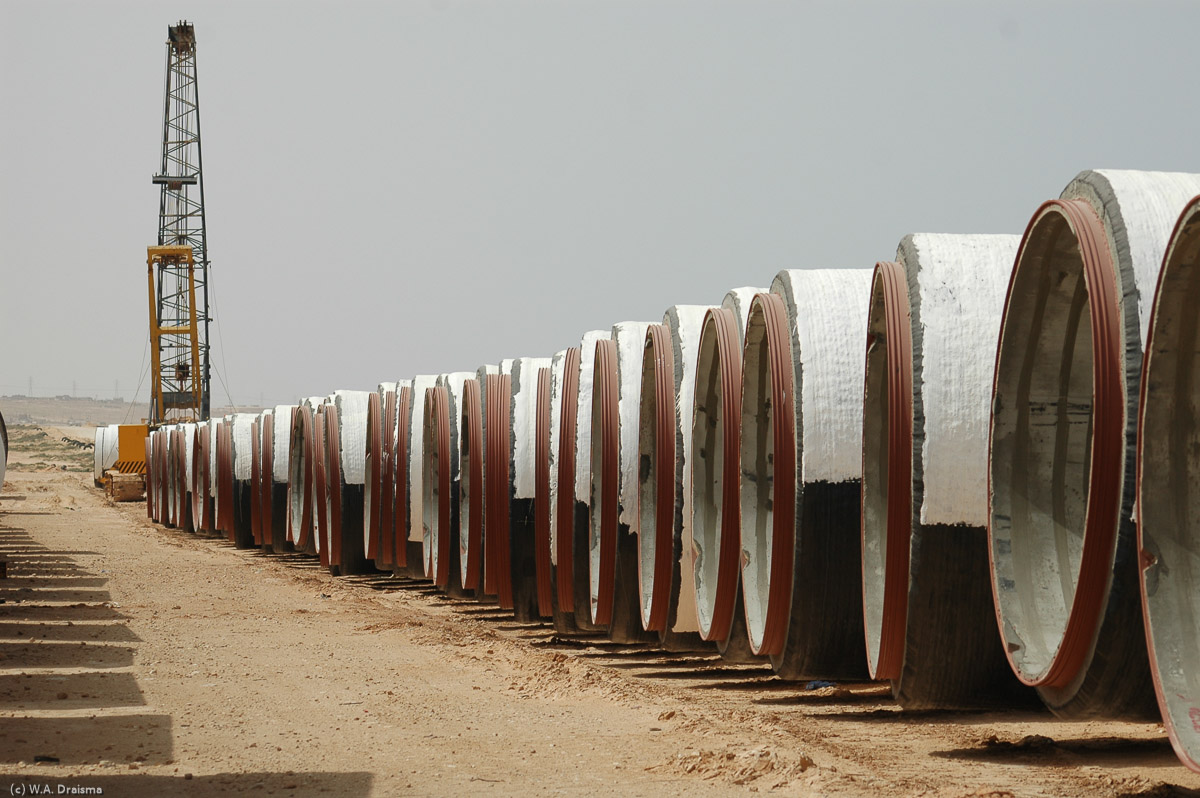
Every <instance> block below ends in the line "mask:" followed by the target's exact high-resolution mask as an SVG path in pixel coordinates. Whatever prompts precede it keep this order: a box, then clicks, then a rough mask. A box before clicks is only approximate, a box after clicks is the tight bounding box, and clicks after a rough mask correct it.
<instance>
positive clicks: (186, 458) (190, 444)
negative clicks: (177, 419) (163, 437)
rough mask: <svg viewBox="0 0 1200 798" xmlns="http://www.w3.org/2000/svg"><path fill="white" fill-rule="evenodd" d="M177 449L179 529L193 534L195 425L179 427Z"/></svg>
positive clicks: (193, 423) (186, 424) (191, 422)
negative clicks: (178, 453) (178, 461)
mask: <svg viewBox="0 0 1200 798" xmlns="http://www.w3.org/2000/svg"><path fill="white" fill-rule="evenodd" d="M179 439H180V440H179V448H180V457H181V458H182V461H181V462H180V464H179V498H180V507H179V528H180V529H182V530H183V531H185V532H195V531H196V522H195V518H194V516H193V515H192V478H193V462H194V461H193V458H192V455H193V454H194V453H195V447H196V424H195V422H193V421H189V422H187V423H185V424H180V425H179Z"/></svg>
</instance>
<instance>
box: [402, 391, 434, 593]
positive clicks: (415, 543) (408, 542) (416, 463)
mask: <svg viewBox="0 0 1200 798" xmlns="http://www.w3.org/2000/svg"><path fill="white" fill-rule="evenodd" d="M436 384H437V375H428V374H426V375H421V376H419V377H415V378H413V381H412V391H411V394H410V396H411V402H410V404H409V408H408V411H409V412H408V417H407V418H405V419H402V421H403V425H404V429H403V430H401V434H402V435H403V436H404V439H405V446H406V447H407V452H408V457H407V463H406V468H405V469H404V475H403V476H404V480H405V481H404V482H397V483H396V490H397V495H396V505H397V510H396V513H397V515H401V514H400V510H399V507H400V497H401V496H403V497H404V506H405V508H406V512H405V513H404V514H403V515H402V516H401V517H402V519H403V525H404V530H405V536H404V539H405V547H404V552H403V554H402V555H401V554H400V553H398V556H402V563H399V565H401V567H403V568H404V569H405V571H406V573H407V574H408V576H410V577H412V578H413V579H424V578H425V562H424V560H425V558H424V551H423V549H424V546H425V509H424V503H423V500H422V497H423V486H422V482H421V480H422V478H423V476H424V474H423V470H422V462H423V458H424V451H425V443H424V434H423V431H424V428H425V398H426V392H427V391H428V390H429V389H430V388H432V387H434V385H436Z"/></svg>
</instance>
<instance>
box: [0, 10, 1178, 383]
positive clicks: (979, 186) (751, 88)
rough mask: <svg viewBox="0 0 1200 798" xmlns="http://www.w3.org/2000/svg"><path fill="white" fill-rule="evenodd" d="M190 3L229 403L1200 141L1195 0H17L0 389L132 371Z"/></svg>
mask: <svg viewBox="0 0 1200 798" xmlns="http://www.w3.org/2000/svg"><path fill="white" fill-rule="evenodd" d="M181 18H186V19H188V20H190V21H191V22H193V23H194V24H195V26H196V36H197V41H198V48H197V51H198V60H199V72H200V97H201V119H202V127H203V136H204V138H203V146H204V166H205V190H206V202H207V212H208V231H209V239H208V241H209V253H210V257H211V259H212V263H213V268H212V275H211V281H212V289H213V292H214V295H215V296H214V299H215V302H214V306H213V310H214V313H215V316H216V319H217V323H216V324H214V325H213V345H214V359H213V362H214V367H215V369H217V370H219V371H220V372H221V373H222V375H223V377H224V379H225V382H226V383H227V384H228V388H229V391H230V392H231V394H232V398H233V400H234V401H235V402H238V403H257V402H258V401H259V400H260V397H261V398H262V399H264V400H265V401H266V402H267V403H276V402H287V401H294V400H295V399H296V398H297V397H299V396H301V395H311V394H325V393H328V392H330V391H332V390H333V389H336V388H374V386H375V384H376V383H378V382H379V381H380V380H391V379H397V378H401V377H409V376H412V375H414V374H417V373H440V372H448V371H457V370H463V369H472V370H473V369H475V368H476V367H478V366H479V365H481V364H483V363H489V362H495V361H498V360H500V359H501V358H505V357H517V356H525V355H530V356H548V355H550V354H552V353H554V352H555V351H557V350H559V349H562V348H564V347H567V346H572V345H575V344H577V343H578V341H579V338H580V336H581V334H582V333H583V332H585V331H586V330H589V329H592V328H607V327H609V326H611V324H612V323H613V322H616V321H622V320H626V319H633V320H653V321H656V320H658V319H660V318H661V316H662V313H663V311H664V310H665V309H666V307H667V306H669V305H671V304H676V303H701V304H706V303H716V302H720V300H721V297H722V296H723V295H724V293H725V291H726V290H727V289H729V288H731V287H734V286H739V285H760V286H766V285H769V284H770V281H771V279H772V277H773V276H774V275H775V273H776V272H777V271H778V270H779V269H783V268H810V267H849V266H853V267H868V266H871V265H872V264H873V263H874V262H875V261H876V260H880V259H886V258H890V257H891V256H892V255H894V253H895V249H896V244H897V243H898V242H899V240H900V238H901V237H902V236H903V235H905V234H906V233H910V232H918V231H924V232H949V233H976V232H1013V233H1019V232H1021V231H1022V230H1023V229H1024V227H1025V224H1026V222H1027V221H1028V220H1029V217H1030V216H1031V215H1032V213H1033V211H1034V210H1035V209H1036V208H1037V206H1038V204H1039V203H1040V202H1041V201H1042V200H1045V199H1048V198H1050V197H1053V196H1056V195H1057V194H1058V193H1059V191H1061V189H1062V187H1063V186H1064V185H1066V183H1067V182H1068V181H1069V180H1070V179H1071V178H1072V177H1073V176H1074V175H1075V174H1076V173H1077V172H1079V171H1080V170H1082V169H1087V168H1095V167H1108V168H1137V169H1166V170H1182V171H1200V102H1198V101H1197V96H1196V84H1195V77H1196V58H1197V50H1196V41H1197V39H1198V37H1200V3H1194V2H1189V3H1177V4H1164V3H1151V2H1136V3H1135V2H1128V3H1122V4H1116V5H1114V4H1101V3H1066V2H1051V1H1049V0H1040V1H1039V2H1030V3H1004V4H992V3H963V2H945V3H921V4H912V3H894V2H880V3H849V2H841V3H799V2H797V3H784V2H746V1H745V0H738V1H737V2H659V1H657V0H639V2H573V1H570V0H554V1H553V2H550V1H545V2H543V1H540V0H525V1H523V2H503V1H501V0H486V1H483V0H480V1H472V2H461V1H459V0H442V1H439V2H396V3H386V4H385V3H348V2H341V3H337V4H333V3H295V2H293V3H286V4H284V3H250V2H221V3H216V2H213V3H209V2H192V3H178V2H161V1H159V2H147V3H109V2H86V3H55V2H46V0H39V1H38V2H30V3H15V2H9V1H8V0H6V2H4V3H3V4H0V394H13V393H26V392H27V390H28V385H29V379H30V378H32V380H33V389H34V392H35V393H36V394H38V395H47V394H63V393H70V392H71V390H72V384H73V383H75V384H76V385H77V390H78V393H79V394H80V395H95V396H101V397H111V396H112V393H113V384H114V381H116V382H119V388H120V393H121V395H123V396H124V397H125V398H126V399H129V398H131V396H132V394H133V389H134V386H135V385H136V384H137V383H138V381H139V377H140V375H141V374H142V372H143V371H144V370H145V368H146V367H145V366H144V365H143V363H144V358H145V356H146V354H145V353H146V338H147V335H148V332H147V328H148V321H147V320H148V300H147V296H146V278H145V257H146V250H145V247H146V246H147V245H149V244H153V243H155V237H156V234H157V213H158V189H157V187H155V186H152V185H151V183H150V177H151V175H152V174H153V173H154V172H155V171H156V169H157V166H158V161H159V157H160V147H161V141H160V137H161V124H162V92H163V80H164V63H165V51H164V42H165V40H166V33H167V27H168V25H170V24H173V23H174V22H176V21H177V20H179V19H181ZM218 332H219V334H218ZM148 383H149V380H148V379H146V380H144V381H143V382H142V388H141V393H140V397H139V401H144V400H145V397H146V396H147V395H148V390H149V387H148ZM225 398H226V394H225V388H224V387H223V386H222V384H221V382H219V381H217V380H216V379H214V382H213V406H214V407H215V406H217V405H218V404H222V403H224V401H225Z"/></svg>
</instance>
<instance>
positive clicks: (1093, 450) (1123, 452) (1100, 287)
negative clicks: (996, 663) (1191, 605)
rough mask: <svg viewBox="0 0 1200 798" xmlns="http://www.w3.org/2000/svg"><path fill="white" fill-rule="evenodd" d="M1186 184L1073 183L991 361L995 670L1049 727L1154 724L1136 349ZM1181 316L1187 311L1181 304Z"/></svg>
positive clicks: (1046, 226)
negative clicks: (1034, 704) (1140, 551)
mask: <svg viewBox="0 0 1200 798" xmlns="http://www.w3.org/2000/svg"><path fill="white" fill-rule="evenodd" d="M1198 192H1200V175H1189V174H1170V173H1163V172H1124V171H1103V172H1083V173H1081V174H1080V175H1079V176H1078V177H1076V178H1075V179H1074V180H1073V181H1072V182H1071V183H1070V184H1069V185H1068V186H1067V187H1066V189H1065V190H1064V191H1063V193H1062V196H1061V198H1060V199H1058V200H1052V201H1050V202H1047V203H1045V204H1043V205H1042V207H1041V208H1039V209H1038V211H1037V212H1036V213H1035V214H1034V216H1033V218H1032V219H1031V220H1030V222H1029V226H1028V227H1027V228H1026V231H1025V237H1024V238H1023V239H1022V241H1021V247H1020V252H1019V254H1018V256H1017V260H1016V265H1015V266H1014V267H1013V270H1012V278H1011V281H1010V282H1009V287H1008V299H1007V302H1006V303H1005V305H1004V316H1003V322H1002V325H1001V328H1000V345H999V349H998V352H997V356H996V371H995V386H994V393H993V397H992V408H993V409H992V424H991V436H992V437H991V470H990V478H991V499H992V504H991V519H990V520H991V524H990V538H991V541H990V542H991V557H992V580H991V581H992V588H993V592H994V594H995V602H996V613H997V619H998V621H999V624H1000V633H1001V635H1002V637H1003V640H1004V648H1005V650H1006V653H1007V655H1008V659H1009V663H1010V664H1011V665H1012V667H1013V670H1014V671H1015V672H1016V674H1017V675H1018V676H1019V677H1020V678H1021V680H1022V681H1023V682H1025V683H1026V684H1029V685H1033V686H1035V687H1036V688H1037V691H1038V694H1039V695H1040V696H1041V698H1042V699H1043V700H1044V701H1045V702H1046V704H1047V705H1048V706H1049V707H1050V708H1051V710H1053V711H1054V712H1055V714H1057V715H1059V716H1061V717H1070V718H1078V717H1097V716H1106V717H1128V718H1134V717H1146V718H1150V717H1156V716H1157V714H1158V707H1157V705H1156V703H1155V700H1154V692H1153V690H1152V689H1151V684H1152V682H1151V676H1150V666H1149V661H1148V658H1147V655H1146V649H1145V639H1144V635H1142V634H1140V633H1139V630H1141V628H1142V617H1141V613H1142V609H1141V603H1140V601H1139V599H1138V593H1139V591H1138V587H1137V584H1138V575H1137V570H1138V569H1137V545H1136V544H1137V541H1136V531H1135V526H1134V522H1133V504H1134V497H1135V493H1136V491H1135V484H1136V480H1135V476H1136V475H1135V471H1134V469H1135V464H1136V457H1135V451H1136V424H1137V419H1138V387H1139V380H1140V376H1141V365H1142V342H1143V341H1144V340H1145V336H1146V332H1147V328H1148V325H1149V316H1150V310H1151V296H1152V292H1153V290H1154V285H1155V281H1156V280H1157V277H1158V270H1159V268H1160V267H1161V264H1162V260H1163V254H1164V252H1165V250H1166V247H1167V242H1168V239H1169V238H1170V235H1171V230H1172V228H1173V227H1174V225H1175V223H1176V221H1177V219H1178V218H1179V214H1180V211H1181V210H1182V209H1183V207H1184V206H1185V205H1186V203H1187V202H1188V200H1190V199H1191V198H1192V197H1193V196H1194V195H1195V194H1196V193H1198ZM1193 310H1194V309H1193Z"/></svg>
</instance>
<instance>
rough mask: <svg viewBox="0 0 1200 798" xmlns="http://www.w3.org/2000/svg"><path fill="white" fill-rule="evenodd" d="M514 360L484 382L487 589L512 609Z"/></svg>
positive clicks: (485, 568)
mask: <svg viewBox="0 0 1200 798" xmlns="http://www.w3.org/2000/svg"><path fill="white" fill-rule="evenodd" d="M512 363H513V361H511V360H502V361H501V362H500V372H499V373H498V374H489V375H488V376H487V379H486V380H485V381H484V385H483V397H482V398H483V436H484V449H483V458H484V465H483V490H484V504H485V505H486V506H487V509H486V511H485V514H484V521H483V526H484V538H483V547H484V566H483V574H484V590H485V591H487V590H488V589H489V588H490V589H494V590H495V593H496V601H497V602H498V603H499V605H500V608H501V609H504V610H511V609H513V590H512V563H511V560H512V552H511V550H510V548H509V546H510V544H509V528H508V526H509V493H508V485H509V477H510V470H511V468H510V461H509V429H508V413H509V405H510V403H511V399H512Z"/></svg>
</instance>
